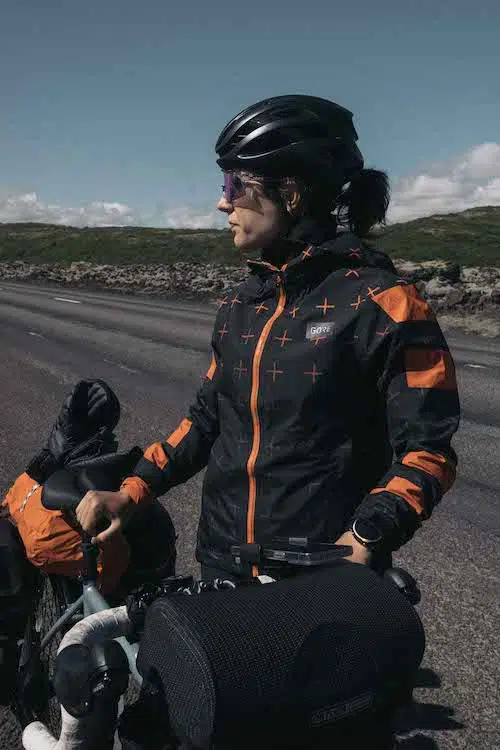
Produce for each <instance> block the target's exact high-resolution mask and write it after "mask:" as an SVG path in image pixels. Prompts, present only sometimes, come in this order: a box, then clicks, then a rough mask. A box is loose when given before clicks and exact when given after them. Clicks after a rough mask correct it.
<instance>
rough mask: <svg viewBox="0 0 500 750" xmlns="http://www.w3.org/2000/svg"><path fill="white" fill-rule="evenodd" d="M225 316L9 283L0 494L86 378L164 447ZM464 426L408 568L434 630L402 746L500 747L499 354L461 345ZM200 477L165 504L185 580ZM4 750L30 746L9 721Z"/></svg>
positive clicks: (404, 558) (130, 436)
mask: <svg viewBox="0 0 500 750" xmlns="http://www.w3.org/2000/svg"><path fill="white" fill-rule="evenodd" d="M213 316H214V309H213V307H211V306H209V305H205V306H199V305H194V304H188V303H185V304H184V303H182V302H178V303H177V302H164V301H156V300H151V299H145V298H139V297H125V296H116V295H110V294H106V293H88V292H86V291H82V290H78V291H76V290H68V289H65V290H61V289H60V288H58V289H55V288H54V289H51V288H47V287H43V288H42V287H35V286H31V285H29V286H24V285H22V284H10V283H1V282H0V324H1V333H0V336H1V344H2V350H1V352H2V354H1V357H0V382H1V385H2V389H1V390H2V429H1V430H0V491H1V492H2V495H3V493H4V492H5V491H6V490H7V488H8V486H9V484H10V483H11V482H12V480H13V479H14V478H15V477H16V475H17V474H18V473H20V472H21V471H22V470H23V467H24V465H25V464H26V461H27V459H28V458H29V457H30V456H31V454H32V453H33V452H35V451H36V450H37V449H38V448H39V447H40V446H41V444H42V442H43V441H44V439H45V435H46V433H47V430H48V428H49V427H50V425H51V423H52V421H53V419H54V417H55V415H56V413H57V411H58V409H59V406H60V403H61V400H62V399H63V397H64V395H65V394H66V393H67V392H68V390H69V389H70V388H71V386H72V385H73V384H74V383H75V382H76V381H77V380H79V379H80V378H82V377H100V378H103V379H104V380H106V381H107V382H109V383H110V384H111V385H112V387H113V388H114V389H115V390H116V392H117V394H118V395H119V398H120V400H121V402H122V406H123V416H122V421H121V425H120V430H119V432H120V438H121V441H122V445H124V446H131V445H133V444H139V445H141V446H143V447H145V446H147V445H148V444H150V443H151V442H154V441H156V440H159V439H164V438H166V437H167V436H168V435H169V434H170V432H171V431H172V430H173V429H174V428H175V427H176V426H177V424H178V423H179V422H180V420H181V419H182V418H183V417H184V415H185V410H186V408H187V406H188V404H189V402H190V400H191V398H192V396H193V394H194V392H195V389H196V387H197V385H198V384H199V383H200V376H202V375H203V374H204V373H205V372H206V370H207V367H208V364H209V356H208V343H209V337H210V331H211V325H212V321H213ZM449 342H450V346H451V348H452V352H453V355H454V357H455V362H456V364H457V370H458V378H459V386H460V393H461V400H462V406H463V420H462V426H461V429H460V431H459V433H458V435H457V437H456V440H455V448H456V450H457V452H458V454H459V458H460V466H459V476H458V480H457V482H456V485H455V487H454V489H453V490H452V491H451V492H450V493H448V494H447V495H446V497H445V499H444V500H443V502H442V504H441V505H440V506H439V508H438V509H437V510H436V511H435V514H434V516H433V518H432V520H431V521H429V522H428V524H427V525H426V526H425V527H424V529H422V530H421V531H420V532H419V533H418V534H417V535H416V537H415V538H414V539H413V540H412V541H411V542H410V543H409V544H408V545H406V547H405V548H404V550H403V551H402V552H401V554H400V556H399V557H398V559H397V562H398V563H400V564H404V565H405V566H407V567H408V569H409V570H410V571H411V572H412V573H413V574H414V575H416V577H417V578H418V579H419V581H420V584H421V588H422V591H423V600H422V603H421V605H420V607H419V611H420V613H421V616H422V618H423V620H424V624H425V627H426V631H427V639H428V644H427V650H426V655H425V661H424V665H423V666H424V668H425V669H424V670H423V678H422V681H423V686H422V687H419V688H418V689H417V691H416V698H417V707H416V710H415V711H414V712H412V714H411V716H409V717H408V726H407V728H406V729H407V732H406V735H405V737H406V738H405V739H404V741H403V744H402V747H404V748H405V750H410V748H415V749H417V748H418V749H419V750H430V749H431V748H439V750H445V749H446V750H447V749H448V748H456V749H457V750H458V749H462V748H464V749H465V748H467V750H472V749H474V750H494V749H495V748H500V555H499V542H500V508H499V502H500V464H499V461H498V456H499V447H500V444H499V438H500V384H499V383H500V381H499V374H500V346H499V344H498V342H495V341H491V340H482V339H480V338H476V337H474V338H468V337H460V336H459V337H456V336H453V337H450V338H449ZM200 486H201V476H200V475H199V476H198V477H195V478H194V479H192V480H191V481H190V482H188V483H187V484H186V485H184V486H182V487H180V488H178V489H176V490H175V491H173V492H172V494H171V495H168V496H167V497H166V502H168V507H169V509H170V510H171V512H172V515H173V518H174V521H175V524H176V527H177V531H178V533H179V570H186V571H190V572H195V573H196V572H197V567H196V564H195V562H194V558H193V548H194V537H195V531H196V520H197V514H198V508H199V497H200ZM0 737H1V738H2V741H1V742H0V746H1V747H2V748H5V750H11V749H12V750H13V749H14V748H18V747H20V745H19V734H18V732H17V730H16V727H15V725H14V723H13V721H12V719H11V717H10V715H9V714H7V713H6V712H3V713H2V714H0Z"/></svg>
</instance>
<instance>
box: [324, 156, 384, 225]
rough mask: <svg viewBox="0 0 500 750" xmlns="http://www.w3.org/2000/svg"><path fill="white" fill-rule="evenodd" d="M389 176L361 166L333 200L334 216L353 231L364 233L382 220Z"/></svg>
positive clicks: (381, 222)
mask: <svg viewBox="0 0 500 750" xmlns="http://www.w3.org/2000/svg"><path fill="white" fill-rule="evenodd" d="M389 201H390V188H389V178H388V176H387V174H386V173H385V172H381V171H379V170H378V169H361V170H360V171H359V172H357V173H356V175H355V176H354V177H352V179H351V181H350V182H349V183H348V184H347V185H346V186H345V188H344V189H343V190H342V192H341V193H340V195H339V197H338V198H337V200H336V201H335V209H336V213H337V220H338V223H339V224H340V225H344V226H345V225H347V226H348V227H349V229H350V230H351V232H353V234H356V235H357V236H358V237H365V236H366V235H367V234H368V233H369V232H370V229H371V228H372V227H373V226H375V225H376V224H385V221H386V214H387V209H388V208H389Z"/></svg>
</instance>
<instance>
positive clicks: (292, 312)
mask: <svg viewBox="0 0 500 750" xmlns="http://www.w3.org/2000/svg"><path fill="white" fill-rule="evenodd" d="M297 310H300V305H299V307H294V308H293V310H291V311H290V315H291V316H292V318H295V315H296V314H297Z"/></svg>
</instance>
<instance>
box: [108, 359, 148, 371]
mask: <svg viewBox="0 0 500 750" xmlns="http://www.w3.org/2000/svg"><path fill="white" fill-rule="evenodd" d="M104 362H106V363H107V364H108V365H113V366H114V367H119V368H120V370H125V372H131V373H132V374H133V375H139V374H140V370H134V369H133V368H132V367H127V365H122V364H120V362H112V361H111V360H110V359H105V360H104Z"/></svg>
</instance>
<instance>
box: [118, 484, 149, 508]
mask: <svg viewBox="0 0 500 750" xmlns="http://www.w3.org/2000/svg"><path fill="white" fill-rule="evenodd" d="M120 489H124V490H125V491H126V492H127V493H128V494H129V495H130V497H131V499H132V501H133V502H134V503H135V504H136V505H139V504H140V503H142V502H146V501H147V500H150V499H151V498H152V496H153V495H152V492H151V490H150V489H149V487H148V485H147V484H146V482H144V481H143V480H142V479H141V478H140V477H127V479H125V480H124V481H123V482H122V486H121V487H120Z"/></svg>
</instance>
